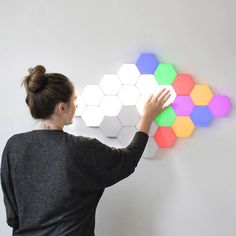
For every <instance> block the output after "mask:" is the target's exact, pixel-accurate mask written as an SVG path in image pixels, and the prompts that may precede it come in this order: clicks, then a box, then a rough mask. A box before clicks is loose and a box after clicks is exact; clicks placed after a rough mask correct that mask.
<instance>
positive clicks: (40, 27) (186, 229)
mask: <svg viewBox="0 0 236 236" xmlns="http://www.w3.org/2000/svg"><path fill="white" fill-rule="evenodd" d="M235 9H236V3H235V1H234V0H208V1H206V0H196V1H194V0H172V1H170V0H169V1H168V0H166V1H159V0H145V1H144V0H142V1H141V0H120V1H114V0H100V1H90V0H87V1H78V0H70V1H67V0H51V1H46V0H45V1H43V0H37V1H36V0H21V1H17V0H15V1H12V0H0V32H1V33H0V76H1V85H0V86H1V87H0V90H1V94H0V96H1V118H0V119H1V122H0V132H1V138H0V149H1V150H2V148H3V146H4V144H5V142H6V140H7V139H8V137H9V136H10V135H12V134H14V133H18V132H23V131H27V130H30V129H31V128H32V125H33V122H34V121H33V120H32V118H31V117H30V114H29V111H28V108H27V106H26V104H25V102H24V99H25V91H24V89H23V88H21V87H20V81H21V79H22V77H23V76H25V75H26V74H27V69H28V68H29V67H30V66H35V65H36V64H43V65H45V66H46V68H47V69H48V71H49V72H61V73H64V74H65V75H67V76H68V77H70V78H71V80H72V81H74V82H75V84H76V85H77V86H78V89H79V91H80V92H81V91H82V89H83V88H84V86H85V85H87V84H97V83H98V82H99V81H100V79H101V77H102V76H103V75H104V74H106V73H116V72H117V70H118V69H119V67H120V66H121V64H123V63H134V62H135V61H136V60H137V57H138V55H139V53H140V52H143V51H149V52H153V53H155V54H156V55H157V56H158V57H159V59H160V60H161V61H162V62H170V63H173V64H174V65H175V66H176V69H177V70H178V71H179V72H186V73H190V74H192V75H193V76H194V79H195V81H197V82H198V83H207V84H209V85H210V86H211V87H212V88H213V90H214V92H215V93H221V94H224V95H228V96H229V97H230V99H231V101H232V103H233V105H235V100H236V96H235V91H236V80H235V62H236V56H235V54H236V47H235V43H236V27H235V22H236V16H235ZM67 130H68V131H70V132H72V133H75V134H80V135H81V134H82V135H88V136H89V135H90V136H96V137H98V138H99V139H100V140H101V141H104V142H106V143H107V144H114V145H116V143H115V142H113V141H111V140H108V139H107V140H105V139H104V138H103V137H102V135H101V134H100V133H99V132H97V131H96V130H95V129H91V128H90V129H89V128H86V127H85V125H84V124H83V122H82V121H81V120H79V119H78V118H77V119H76V120H75V124H74V125H73V126H70V127H67ZM235 133H236V125H235V109H234V107H233V109H232V111H231V113H230V115H229V117H227V118H221V119H219V118H218V119H215V120H214V122H213V123H212V124H211V125H210V127H208V128H197V130H196V132H195V133H194V135H193V136H192V137H191V138H188V139H186V140H178V142H177V143H176V145H175V147H174V148H173V149H168V150H159V151H158V155H157V158H156V159H155V160H146V159H142V160H141V161H140V163H139V165H138V167H137V169H136V172H135V173H134V174H133V175H131V176H130V177H129V178H127V179H125V180H124V181H122V182H120V183H118V184H116V185H114V186H112V187H110V188H108V189H107V190H106V191H105V194H104V195H103V197H102V199H101V201H100V203H99V206H98V210H97V215H96V235H97V236H111V235H112V236H121V235H122V236H131V235H132V236H146V235H149V236H157V235H158V236H173V235H174V236H190V235H191V236H199V235H206V236H222V235H227V236H234V235H236V225H235V219H236V202H235V199H236V181H235V179H236V172H235V166H236V159H235V154H233V153H235V149H234V145H235V138H236V135H235ZM0 197H1V199H2V192H1V191H0ZM5 221H6V219H5V208H4V205H3V201H0V235H3V236H9V235H11V228H10V227H8V226H7V224H6V222H5Z"/></svg>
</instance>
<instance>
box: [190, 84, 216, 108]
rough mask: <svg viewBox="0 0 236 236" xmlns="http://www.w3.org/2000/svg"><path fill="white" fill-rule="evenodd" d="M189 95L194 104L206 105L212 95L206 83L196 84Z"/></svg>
mask: <svg viewBox="0 0 236 236" xmlns="http://www.w3.org/2000/svg"><path fill="white" fill-rule="evenodd" d="M190 96H191V98H192V100H193V102H194V104H195V105H196V106H207V105H208V103H209V102H210V100H211V99H212V97H213V93H212V91H211V89H210V87H209V86H208V85H206V84H196V85H195V86H194V88H193V90H192V92H191V93H190Z"/></svg>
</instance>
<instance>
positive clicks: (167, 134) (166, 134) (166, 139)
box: [153, 127, 176, 148]
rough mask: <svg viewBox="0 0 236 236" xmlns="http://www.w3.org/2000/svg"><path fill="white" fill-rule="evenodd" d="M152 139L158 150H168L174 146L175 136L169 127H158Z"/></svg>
mask: <svg viewBox="0 0 236 236" xmlns="http://www.w3.org/2000/svg"><path fill="white" fill-rule="evenodd" d="M153 138H154V140H155V142H156V143H157V145H158V146H159V147H160V148H169V147H172V146H173V145H174V143H175V141H176V134H175V132H174V131H173V129H172V128H171V127H158V129H157V131H156V132H155V134H154V136H153Z"/></svg>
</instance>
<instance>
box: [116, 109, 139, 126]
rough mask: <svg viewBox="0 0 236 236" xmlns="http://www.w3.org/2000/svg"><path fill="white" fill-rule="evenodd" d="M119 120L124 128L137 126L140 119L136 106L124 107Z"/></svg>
mask: <svg viewBox="0 0 236 236" xmlns="http://www.w3.org/2000/svg"><path fill="white" fill-rule="evenodd" d="M118 119H119V120H120V122H121V124H122V125H123V126H135V125H136V124H137V122H138V120H139V119H140V114H139V112H138V110H137V108H136V106H122V108H121V110H120V112H119V114H118Z"/></svg>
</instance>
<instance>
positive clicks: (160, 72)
mask: <svg viewBox="0 0 236 236" xmlns="http://www.w3.org/2000/svg"><path fill="white" fill-rule="evenodd" d="M176 75H177V73H176V71H175V69H174V67H173V66H172V65H171V64H159V65H158V67H157V69H156V71H155V73H154V76H155V78H156V80H157V82H158V83H159V84H163V85H164V84H169V85H171V84H172V83H173V82H174V80H175V77H176Z"/></svg>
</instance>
